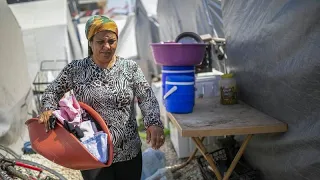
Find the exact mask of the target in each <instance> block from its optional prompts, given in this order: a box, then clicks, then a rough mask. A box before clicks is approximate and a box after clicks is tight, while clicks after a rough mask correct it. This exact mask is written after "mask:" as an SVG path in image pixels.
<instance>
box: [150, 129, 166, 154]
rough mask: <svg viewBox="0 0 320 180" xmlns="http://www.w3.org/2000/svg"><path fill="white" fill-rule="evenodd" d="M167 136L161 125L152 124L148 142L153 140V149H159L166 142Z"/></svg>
mask: <svg viewBox="0 0 320 180" xmlns="http://www.w3.org/2000/svg"><path fill="white" fill-rule="evenodd" d="M164 140H165V137H164V132H163V129H162V128H161V127H158V126H150V127H149V128H148V129H147V143H148V144H149V143H150V141H151V147H152V148H153V149H159V148H160V147H161V146H162V145H163V143H164Z"/></svg>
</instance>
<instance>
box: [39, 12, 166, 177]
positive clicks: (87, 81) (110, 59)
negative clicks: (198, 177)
mask: <svg viewBox="0 0 320 180" xmlns="http://www.w3.org/2000/svg"><path fill="white" fill-rule="evenodd" d="M86 36H87V39H88V42H89V44H88V45H89V56H88V57H86V58H84V59H81V60H74V61H72V62H71V63H70V64H68V65H67V66H66V67H65V68H64V69H63V70H62V72H61V73H60V74H59V75H58V77H57V78H56V79H55V80H54V81H53V83H52V84H51V85H49V86H48V88H47V89H46V91H45V93H44V94H43V98H42V113H41V115H40V118H39V122H40V123H44V124H45V127H48V124H49V123H48V119H49V117H50V116H51V115H52V112H53V110H55V109H57V106H58V105H57V104H58V101H59V100H60V99H61V98H62V97H63V95H64V94H65V93H66V92H68V91H69V90H73V92H74V94H75V96H76V98H77V100H79V101H81V102H84V103H86V104H88V105H90V106H91V107H92V108H94V109H95V110H96V111H97V112H98V113H99V114H100V115H101V116H102V118H103V119H104V120H105V121H106V123H107V124H108V126H109V129H110V132H111V134H112V140H113V144H114V160H113V164H112V165H111V166H110V167H107V168H101V169H94V170H86V171H82V172H81V173H82V176H83V178H84V179H85V180H87V179H88V180H95V179H99V180H100V179H108V180H114V179H122V180H123V179H132V180H140V176H141V169H142V156H141V140H140V137H139V134H138V130H137V122H136V119H135V116H134V114H135V113H134V98H135V97H137V99H138V104H139V107H140V109H141V111H142V114H143V116H144V117H143V120H144V126H145V128H146V130H147V143H149V142H151V145H152V147H153V148H154V149H158V148H159V147H160V146H162V145H163V143H164V133H163V125H162V122H161V121H160V112H159V104H158V102H157V100H156V98H155V95H154V93H153V91H152V89H151V87H150V85H149V84H148V82H147V81H146V79H145V77H144V75H143V73H142V71H141V69H140V67H139V66H138V65H137V63H136V62H134V61H132V60H128V59H124V58H121V57H118V56H116V55H115V51H116V48H117V42H118V29H117V25H116V23H115V22H114V21H113V20H111V19H109V18H108V17H105V16H93V17H91V18H90V19H89V20H88V21H87V23H86Z"/></svg>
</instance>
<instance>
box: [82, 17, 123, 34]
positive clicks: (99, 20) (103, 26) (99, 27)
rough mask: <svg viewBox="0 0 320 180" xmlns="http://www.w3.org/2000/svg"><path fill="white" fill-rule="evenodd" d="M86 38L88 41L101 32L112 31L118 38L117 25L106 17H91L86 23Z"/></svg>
mask: <svg viewBox="0 0 320 180" xmlns="http://www.w3.org/2000/svg"><path fill="white" fill-rule="evenodd" d="M85 31H86V36H87V39H88V40H91V38H92V37H93V36H94V35H95V34H97V33H98V32H101V31H112V32H114V33H115V34H116V35H117V37H118V27H117V24H116V23H115V22H114V21H113V20H111V19H110V18H108V17H106V16H100V15H95V16H92V17H90V19H89V20H88V21H87V23H86V29H85Z"/></svg>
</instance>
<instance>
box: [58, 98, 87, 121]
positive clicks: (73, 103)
mask: <svg viewBox="0 0 320 180" xmlns="http://www.w3.org/2000/svg"><path fill="white" fill-rule="evenodd" d="M82 113H83V110H82V109H81V107H80V105H79V102H78V101H77V99H76V97H75V96H74V94H71V95H70V96H67V97H63V98H62V99H61V100H60V101H59V110H55V111H53V115H55V116H56V117H57V119H58V120H59V121H60V122H61V123H62V124H64V121H68V122H69V123H71V124H73V125H74V126H77V125H79V124H80V123H81V122H82V118H81V115H82Z"/></svg>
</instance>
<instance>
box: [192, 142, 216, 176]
mask: <svg viewBox="0 0 320 180" xmlns="http://www.w3.org/2000/svg"><path fill="white" fill-rule="evenodd" d="M192 140H193V141H194V142H195V144H196V146H197V148H198V149H199V151H200V152H201V154H202V155H203V157H204V158H205V159H206V160H207V161H208V163H209V165H210V167H211V168H212V170H213V172H214V174H215V175H216V177H217V179H218V180H222V176H221V174H220V172H219V170H218V168H217V166H216V164H215V162H214V160H213V158H212V156H211V155H210V154H209V153H208V152H207V150H206V148H205V146H204V145H203V144H202V141H201V140H200V138H198V137H192Z"/></svg>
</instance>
